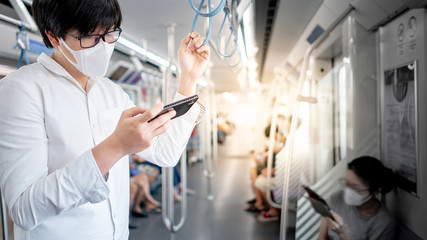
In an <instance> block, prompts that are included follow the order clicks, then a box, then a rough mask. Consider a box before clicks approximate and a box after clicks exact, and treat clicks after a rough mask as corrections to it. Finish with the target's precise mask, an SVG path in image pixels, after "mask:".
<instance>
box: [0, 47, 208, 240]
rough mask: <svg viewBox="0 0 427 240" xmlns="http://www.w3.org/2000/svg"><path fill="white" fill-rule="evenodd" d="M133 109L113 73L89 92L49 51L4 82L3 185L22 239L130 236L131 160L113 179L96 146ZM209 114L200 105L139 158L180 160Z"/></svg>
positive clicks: (0, 94)
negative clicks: (106, 172) (94, 150)
mask: <svg viewBox="0 0 427 240" xmlns="http://www.w3.org/2000/svg"><path fill="white" fill-rule="evenodd" d="M182 98H184V96H182V95H180V94H177V95H176V97H175V100H179V99H182ZM133 106H134V104H133V102H132V101H131V100H130V99H129V97H128V95H127V94H126V93H125V92H124V91H123V90H122V89H121V88H120V87H119V86H118V85H116V84H114V83H113V82H111V81H110V80H108V79H107V78H95V79H89V81H88V84H87V92H85V91H84V90H83V89H82V87H81V86H80V84H78V82H77V81H75V80H74V79H73V78H72V77H71V76H70V75H69V74H68V73H67V72H66V71H65V69H64V68H62V67H61V66H60V65H59V64H58V63H57V62H56V61H54V60H53V59H52V58H51V57H50V56H48V55H45V54H42V55H40V57H39V58H38V63H35V64H31V65H29V66H25V67H22V68H21V69H20V70H18V71H16V72H14V73H11V74H9V75H8V76H7V77H6V78H4V79H3V80H0V187H1V191H2V194H3V197H4V199H5V201H6V204H7V206H8V208H9V216H10V217H11V219H12V220H13V221H14V224H15V231H14V232H15V239H17V240H21V239H25V240H27V239H43V240H58V239H61V240H64V239H72V240H76V239H79V240H85V239H87V240H95V239H128V235H129V231H128V215H129V159H128V157H127V156H126V157H124V158H122V159H121V160H119V161H118V162H117V163H116V164H115V165H114V167H113V168H112V169H111V170H110V171H109V176H108V180H107V181H105V179H104V177H103V176H102V175H101V172H100V171H99V168H98V166H97V164H96V162H95V160H94V157H93V155H92V152H91V149H92V148H93V147H94V146H96V145H98V144H99V143H101V142H102V141H103V140H104V139H106V138H107V137H108V136H109V135H111V133H112V132H113V131H114V129H115V127H116V125H117V123H118V120H119V118H120V115H121V113H122V111H123V110H125V109H127V108H130V107H133ZM203 113H204V107H203V105H201V104H195V105H194V106H193V107H192V108H191V109H190V110H189V111H188V112H187V113H186V114H185V115H184V116H182V117H180V118H176V119H174V120H172V122H171V125H170V128H169V129H168V131H167V132H166V133H165V134H162V135H161V136H159V137H157V138H156V139H155V140H154V142H153V144H152V145H151V146H150V147H149V148H147V149H145V150H144V151H142V152H141V153H139V154H138V155H140V156H141V157H142V158H144V159H146V160H148V161H151V162H153V163H155V164H158V165H160V166H164V167H171V166H174V165H176V163H177V162H178V160H179V156H180V155H181V153H182V152H183V151H184V149H185V145H186V143H187V140H188V138H189V136H190V134H191V131H192V129H193V127H194V126H195V124H197V122H198V121H199V120H200V118H201V117H202V115H203Z"/></svg>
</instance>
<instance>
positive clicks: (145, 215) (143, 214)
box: [132, 211, 148, 218]
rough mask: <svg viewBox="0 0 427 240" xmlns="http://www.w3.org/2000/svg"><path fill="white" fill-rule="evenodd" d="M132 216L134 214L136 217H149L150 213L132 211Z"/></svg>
mask: <svg viewBox="0 0 427 240" xmlns="http://www.w3.org/2000/svg"><path fill="white" fill-rule="evenodd" d="M132 216H134V217H140V218H146V217H148V215H147V214H146V213H144V212H142V213H139V212H135V211H132Z"/></svg>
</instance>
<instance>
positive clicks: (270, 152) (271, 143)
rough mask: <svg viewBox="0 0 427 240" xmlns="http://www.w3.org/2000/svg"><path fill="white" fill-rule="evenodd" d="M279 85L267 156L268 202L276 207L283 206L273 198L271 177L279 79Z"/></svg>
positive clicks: (278, 91)
mask: <svg viewBox="0 0 427 240" xmlns="http://www.w3.org/2000/svg"><path fill="white" fill-rule="evenodd" d="M277 84H278V86H277V88H276V102H275V103H274V108H273V119H272V120H271V123H270V139H269V143H268V156H267V202H268V203H269V204H270V205H271V206H273V207H275V208H282V205H281V204H278V203H276V202H274V201H273V199H271V187H272V186H271V178H272V169H273V154H274V145H275V144H274V143H275V135H276V126H277V116H278V115H279V102H280V101H279V98H280V92H281V89H282V81H280V80H279V81H278V83H277Z"/></svg>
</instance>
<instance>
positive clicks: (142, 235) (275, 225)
mask: <svg viewBox="0 0 427 240" xmlns="http://www.w3.org/2000/svg"><path fill="white" fill-rule="evenodd" d="M234 136H236V135H231V136H230V137H229V138H230V139H227V140H226V142H225V144H224V145H220V146H219V157H218V160H219V163H218V171H217V173H216V175H215V177H214V179H213V181H212V184H213V192H214V195H215V200H213V201H209V200H207V198H206V196H207V190H206V189H207V180H206V178H205V177H204V176H203V174H202V163H196V164H195V165H192V166H189V168H188V187H189V188H191V189H194V190H195V192H196V193H195V194H194V195H189V196H188V217H187V221H186V223H185V225H184V227H183V228H182V229H181V231H179V232H178V233H176V234H175V236H174V239H176V240H180V239H182V240H184V239H185V240H189V239H196V240H218V239H232V240H240V239H241V240H251V239H253V240H258V239H263V240H269V239H274V240H276V239H279V235H280V222H279V221H273V222H260V221H258V219H257V215H258V214H255V213H250V212H246V211H245V210H244V208H245V207H246V203H245V202H246V200H248V199H250V198H252V197H253V196H254V195H253V192H252V190H251V187H250V180H249V168H250V159H249V152H247V154H246V153H244V154H240V155H238V154H236V153H238V152H239V151H237V152H236V148H235V147H237V146H238V145H239V144H237V143H235V142H234V141H233V140H236V139H233V138H235V137H234ZM237 136H238V135H237ZM240 146H242V145H240ZM159 192H160V191H159ZM159 197H160V193H159V194H156V198H159ZM175 208H177V209H179V208H180V204H179V203H176V204H175ZM175 216H176V217H177V220H179V219H178V218H179V217H180V212H179V210H176V212H175ZM132 224H133V225H136V226H137V227H138V228H137V229H132V230H131V231H130V238H129V239H130V240H142V239H151V240H158V239H159V240H160V239H161V240H164V239H171V236H170V232H169V231H168V230H167V229H166V227H165V226H164V225H163V222H162V219H161V215H160V214H157V215H149V217H148V218H139V219H135V218H132Z"/></svg>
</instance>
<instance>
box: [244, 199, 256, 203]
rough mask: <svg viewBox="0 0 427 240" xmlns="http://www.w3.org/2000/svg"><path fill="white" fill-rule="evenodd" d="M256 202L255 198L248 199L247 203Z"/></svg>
mask: <svg viewBox="0 0 427 240" xmlns="http://www.w3.org/2000/svg"><path fill="white" fill-rule="evenodd" d="M255 202H256V199H255V198H253V199H250V200H248V201H246V203H247V204H254V203H255Z"/></svg>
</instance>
